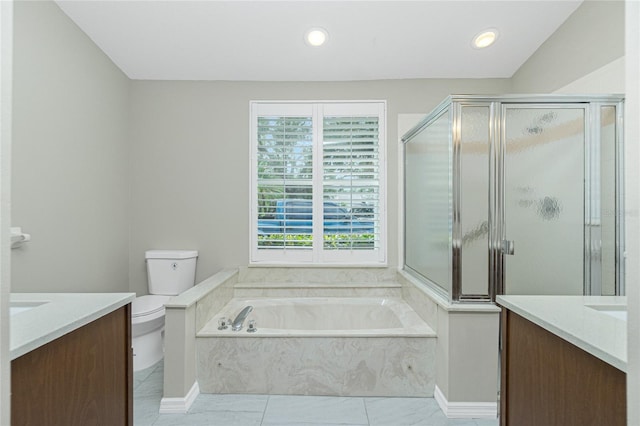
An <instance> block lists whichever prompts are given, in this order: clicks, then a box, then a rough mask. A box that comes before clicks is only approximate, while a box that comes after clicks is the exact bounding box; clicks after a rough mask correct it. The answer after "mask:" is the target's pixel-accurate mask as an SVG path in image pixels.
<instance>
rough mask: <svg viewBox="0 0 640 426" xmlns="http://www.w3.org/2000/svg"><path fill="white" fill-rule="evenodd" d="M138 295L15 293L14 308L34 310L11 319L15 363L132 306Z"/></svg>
mask: <svg viewBox="0 0 640 426" xmlns="http://www.w3.org/2000/svg"><path fill="white" fill-rule="evenodd" d="M134 298H135V293H12V294H11V295H10V303H9V304H10V306H11V305H13V306H23V307H24V306H30V309H28V310H25V311H23V312H19V313H16V314H15V315H12V316H11V325H10V329H11V330H10V343H9V350H10V355H11V359H12V360H13V359H16V358H18V357H20V356H22V355H24V354H26V353H27V352H30V351H32V350H34V349H37V348H39V347H40V346H42V345H45V344H47V343H49V342H51V341H53V340H55V339H57V338H58V337H61V336H63V335H65V334H67V333H69V332H71V331H74V330H76V329H78V328H80V327H82V326H84V325H86V324H89V323H90V322H92V321H95V320H97V319H98V318H100V317H102V316H104V315H106V314H108V313H111V312H113V311H115V310H117V309H119V308H121V307H122V306H124V305H126V304H128V303H131V302H132V301H133V299H134Z"/></svg>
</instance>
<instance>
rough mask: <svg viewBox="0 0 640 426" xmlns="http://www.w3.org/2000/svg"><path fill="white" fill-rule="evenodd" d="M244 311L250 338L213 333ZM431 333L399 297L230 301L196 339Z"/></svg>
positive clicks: (433, 334)
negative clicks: (252, 325) (251, 323)
mask: <svg viewBox="0 0 640 426" xmlns="http://www.w3.org/2000/svg"><path fill="white" fill-rule="evenodd" d="M246 306H253V311H252V312H251V313H250V314H249V316H248V317H247V319H246V320H245V324H244V325H245V328H244V329H243V331H246V327H247V324H248V322H249V320H255V321H256V327H257V329H258V331H257V332H255V333H246V332H233V331H231V329H230V328H228V329H226V330H219V329H218V320H219V319H220V318H222V317H225V318H231V319H233V318H235V316H236V315H237V314H238V313H239V312H240V311H241V310H242V309H243V308H244V307H246ZM435 335H436V334H435V332H434V331H433V329H432V328H431V327H429V325H428V324H427V323H425V322H424V321H423V320H422V319H421V318H420V317H419V316H418V315H417V314H416V313H415V312H414V311H413V309H411V307H410V306H409V305H408V304H407V303H406V302H405V301H404V300H402V299H400V298H376V297H358V298H354V297H351V298H345V297H328V298H327V297H325V298H282V299H277V298H268V299H245V298H234V299H232V300H231V301H230V302H229V303H228V304H227V305H226V306H225V307H224V308H222V310H221V311H220V313H219V314H218V315H216V316H214V317H213V318H212V319H211V320H210V321H209V322H208V323H207V324H206V325H205V326H204V327H203V328H202V329H200V331H199V332H198V333H197V336H198V337H230V338H236V337H239V338H244V337H273V336H280V337H283V336H284V337H293V336H295V337H318V336H324V337H327V336H333V337H372V336H374V337H381V336H389V337H399V336H404V337H435Z"/></svg>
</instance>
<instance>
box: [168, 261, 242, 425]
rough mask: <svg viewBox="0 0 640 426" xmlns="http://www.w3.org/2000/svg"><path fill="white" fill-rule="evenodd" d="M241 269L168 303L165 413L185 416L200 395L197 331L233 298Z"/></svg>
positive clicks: (225, 272)
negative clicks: (197, 365)
mask: <svg viewBox="0 0 640 426" xmlns="http://www.w3.org/2000/svg"><path fill="white" fill-rule="evenodd" d="M237 278H238V270H237V269H226V270H223V271H220V272H218V273H217V274H215V275H212V276H211V277H209V278H207V279H206V280H204V281H202V282H200V283H198V284H196V285H195V286H194V287H192V288H190V289H189V290H187V291H185V292H183V293H182V294H180V295H178V296H175V297H172V298H171V299H170V300H169V301H168V302H167V303H166V304H165V340H164V343H165V345H164V346H165V353H164V360H165V362H164V365H165V366H166V367H167V368H166V371H165V374H164V394H163V398H162V400H161V403H160V411H161V412H163V413H184V412H186V411H187V410H188V409H189V407H190V406H191V404H192V403H193V401H194V400H195V398H196V397H197V396H198V393H199V390H198V382H197V377H196V367H195V365H196V331H197V330H198V329H200V328H202V326H203V325H204V324H206V322H207V321H208V319H209V318H210V317H211V316H213V315H215V313H216V312H218V311H219V310H220V309H221V308H222V306H224V305H225V304H226V303H227V302H228V301H229V300H230V299H231V297H232V296H233V286H234V284H235V283H236V281H237Z"/></svg>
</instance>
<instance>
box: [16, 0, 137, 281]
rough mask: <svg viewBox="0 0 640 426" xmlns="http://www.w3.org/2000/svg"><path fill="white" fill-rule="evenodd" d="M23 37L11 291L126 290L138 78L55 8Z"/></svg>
mask: <svg viewBox="0 0 640 426" xmlns="http://www.w3.org/2000/svg"><path fill="white" fill-rule="evenodd" d="M14 30H15V33H14V55H15V56H14V73H13V82H14V86H13V89H14V91H13V95H14V97H13V99H14V103H13V118H14V119H13V126H14V127H13V173H12V180H13V182H12V222H13V226H22V227H23V230H24V232H27V233H30V234H31V235H32V239H33V240H32V241H31V242H29V243H27V244H25V245H23V247H22V248H19V249H14V250H12V253H11V254H12V291H14V292H33V291H51V292H63V291H77V292H81V291H86V292H96V291H126V290H128V240H129V221H128V208H129V192H128V182H129V149H128V144H127V133H126V130H127V116H128V110H127V109H128V90H129V79H128V78H127V77H126V76H125V75H124V74H123V73H122V72H121V71H120V70H119V69H118V68H117V67H116V66H115V65H114V64H113V63H112V62H111V61H110V59H109V58H108V57H107V56H106V55H105V54H104V53H103V52H102V51H101V50H99V49H98V48H97V47H96V46H95V44H94V43H93V42H92V41H91V40H90V39H89V38H88V37H87V36H86V35H85V34H84V33H83V32H82V31H81V30H80V29H79V28H78V27H77V26H76V25H75V24H74V23H72V22H71V20H70V19H68V18H67V16H66V15H65V14H64V13H63V12H62V11H61V10H60V9H59V8H58V6H57V5H56V4H55V3H53V2H50V1H45V2H32V1H17V2H16V3H15V22H14Z"/></svg>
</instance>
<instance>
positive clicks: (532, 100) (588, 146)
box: [402, 95, 625, 302]
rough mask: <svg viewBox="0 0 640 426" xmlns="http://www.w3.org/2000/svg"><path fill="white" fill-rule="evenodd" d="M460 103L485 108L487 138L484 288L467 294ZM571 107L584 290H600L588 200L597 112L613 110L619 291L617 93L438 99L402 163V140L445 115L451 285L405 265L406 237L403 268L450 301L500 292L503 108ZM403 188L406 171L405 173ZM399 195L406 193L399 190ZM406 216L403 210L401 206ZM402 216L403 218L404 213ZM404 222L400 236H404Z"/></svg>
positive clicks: (620, 101) (620, 109)
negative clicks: (579, 155) (578, 144)
mask: <svg viewBox="0 0 640 426" xmlns="http://www.w3.org/2000/svg"><path fill="white" fill-rule="evenodd" d="M465 107H485V108H488V111H489V136H488V139H489V140H488V144H489V146H488V157H489V161H488V163H489V164H488V165H487V167H488V169H487V172H488V173H489V177H488V183H489V190H488V194H487V197H488V206H489V209H488V212H487V223H488V251H487V255H488V275H489V276H488V277H487V282H488V286H487V289H486V292H481V293H478V294H467V293H465V292H464V289H463V285H462V284H463V283H462V260H463V259H462V238H463V236H462V227H461V225H462V222H461V217H460V213H461V195H462V191H461V160H462V155H461V146H462V139H461V138H462V134H461V130H462V111H463V108H465ZM517 107H525V108H538V107H539V108H548V107H553V108H573V109H576V108H577V109H583V110H584V119H585V121H584V125H585V126H584V137H585V147H584V163H583V164H584V173H585V174H584V176H585V184H584V253H583V256H584V262H583V268H584V275H583V276H584V294H600V292H601V291H602V283H601V277H600V276H599V275H598V274H597V273H595V272H594V271H598V268H599V267H600V265H601V247H600V245H599V244H598V243H599V241H600V237H601V229H600V225H598V223H597V221H594V220H592V219H593V218H592V207H591V201H590V200H593V199H594V195H596V194H599V192H598V191H599V182H598V181H596V174H595V173H594V172H593V171H594V168H595V167H599V161H600V136H601V135H600V133H599V129H600V128H601V126H600V113H601V110H602V108H603V107H614V108H615V120H616V134H615V188H616V191H615V192H616V199H615V209H616V212H615V246H616V247H615V250H616V252H615V276H616V278H615V293H616V294H618V295H620V294H624V293H625V283H624V270H625V259H624V221H623V217H624V197H623V188H624V182H623V176H624V139H623V123H622V120H623V116H624V98H623V96H621V95H504V96H483V95H451V96H449V97H447V98H446V99H445V100H444V101H443V102H441V103H440V104H439V105H438V106H437V107H436V108H434V109H433V111H432V112H431V113H430V114H428V115H427V116H425V118H424V119H423V120H421V121H420V122H419V123H418V124H417V125H416V126H414V127H413V128H412V129H411V130H409V131H408V132H407V133H406V134H405V135H404V136H403V137H402V142H403V144H405V149H404V151H403V152H404V156H405V158H404V159H403V161H404V162H405V164H406V144H407V143H409V142H410V141H411V140H412V139H413V138H414V137H415V136H416V135H418V134H419V133H420V132H422V131H423V130H424V129H426V128H427V127H428V126H429V125H430V124H431V123H433V122H434V121H435V120H436V119H438V118H440V117H441V116H442V115H443V114H448V117H449V123H450V132H449V144H450V148H449V150H450V162H451V164H450V167H449V182H450V190H451V198H452V200H451V205H450V217H451V218H452V219H451V223H450V230H451V231H450V232H451V235H450V237H449V240H450V247H449V249H450V252H451V262H452V263H451V266H452V268H451V271H450V272H451V280H450V282H451V285H450V286H449V288H447V289H446V290H445V289H443V288H442V286H439V285H437V284H435V283H433V282H432V281H431V280H430V278H429V277H428V276H425V275H424V274H422V273H420V272H419V271H416V270H414V269H413V268H412V267H411V266H410V265H407V264H406V248H407V247H406V238H403V243H404V245H405V261H404V262H403V263H404V269H405V270H407V272H409V273H411V274H412V275H414V276H416V277H417V278H419V279H420V280H422V281H423V282H425V283H426V284H427V285H428V286H429V287H430V288H432V289H433V290H434V291H436V292H437V293H439V294H441V295H442V296H444V297H446V298H448V300H449V301H451V302H491V301H494V300H495V296H496V295H497V294H504V291H505V275H504V271H505V259H504V257H505V255H507V253H506V250H507V248H508V247H507V246H508V244H505V242H507V235H506V228H505V222H504V220H505V218H504V211H505V210H504V208H505V206H504V189H505V188H504V177H505V146H506V138H505V129H506V117H505V116H506V111H507V110H508V109H509V108H517ZM404 179H405V186H404V187H405V188H406V172H405V176H404ZM404 197H405V198H404V199H405V200H406V197H407V194H406V190H405V194H404ZM405 215H406V209H405ZM405 219H406V216H405ZM406 222H407V221H406V220H405V221H404V223H405V229H404V235H406V232H407V229H406Z"/></svg>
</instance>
